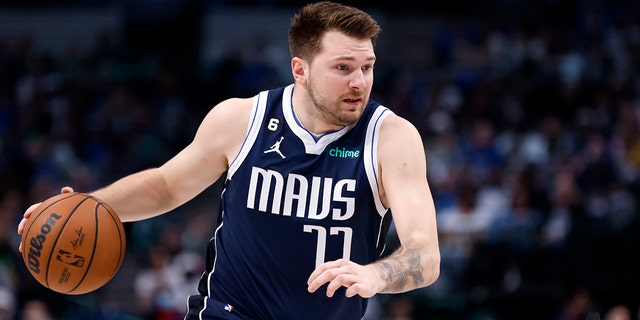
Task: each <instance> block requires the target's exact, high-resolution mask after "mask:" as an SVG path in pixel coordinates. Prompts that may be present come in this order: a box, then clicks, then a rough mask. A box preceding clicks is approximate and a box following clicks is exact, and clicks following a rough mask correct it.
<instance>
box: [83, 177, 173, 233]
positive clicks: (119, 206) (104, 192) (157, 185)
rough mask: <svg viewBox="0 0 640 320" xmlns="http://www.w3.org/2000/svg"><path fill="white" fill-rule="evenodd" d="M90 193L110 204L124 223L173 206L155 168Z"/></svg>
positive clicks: (155, 214)
mask: <svg viewBox="0 0 640 320" xmlns="http://www.w3.org/2000/svg"><path fill="white" fill-rule="evenodd" d="M91 194H92V195H93V196H95V197H97V198H99V199H101V200H102V201H104V202H106V203H107V204H108V205H110V206H111V207H112V208H113V210H115V212H116V213H117V214H118V216H119V217H120V219H121V220H122V221H123V222H128V221H137V220H142V219H147V218H150V217H153V216H157V215H159V214H162V213H165V212H167V211H169V210H171V209H173V208H175V206H176V205H175V204H174V203H173V201H172V200H171V199H172V197H171V196H170V193H169V192H168V188H167V187H166V183H165V182H164V180H163V178H162V175H161V174H159V172H158V169H155V168H154V169H148V170H144V171H141V172H138V173H135V174H132V175H129V176H126V177H124V178H122V179H120V180H118V181H116V182H114V183H113V184H111V185H109V186H107V187H104V188H102V189H99V190H96V191H94V192H92V193H91Z"/></svg>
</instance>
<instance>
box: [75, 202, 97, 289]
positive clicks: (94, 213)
mask: <svg viewBox="0 0 640 320" xmlns="http://www.w3.org/2000/svg"><path fill="white" fill-rule="evenodd" d="M89 198H91V199H92V200H94V201H95V200H96V199H95V198H93V197H87V199H89ZM98 207H100V203H99V202H97V201H96V205H95V207H94V210H93V216H94V218H95V231H96V232H94V236H93V249H92V250H91V259H89V262H88V263H87V267H86V268H85V269H84V274H83V275H82V278H80V281H78V283H77V284H76V286H75V287H73V288H72V289H71V290H69V291H67V293H71V292H73V291H75V290H76V289H78V287H79V286H80V285H81V284H82V282H83V281H84V279H85V278H86V277H87V274H88V273H89V270H91V265H92V264H93V258H95V255H96V248H97V247H98V233H99V232H98V231H99V230H100V228H99V226H98Z"/></svg>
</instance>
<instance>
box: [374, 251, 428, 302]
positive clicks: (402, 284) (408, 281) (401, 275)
mask: <svg viewBox="0 0 640 320" xmlns="http://www.w3.org/2000/svg"><path fill="white" fill-rule="evenodd" d="M426 247H427V245H425V244H424V243H420V242H419V241H416V240H409V241H406V243H404V244H402V245H401V246H400V247H399V248H398V249H397V250H396V251H394V252H393V253H392V254H391V255H389V256H388V257H386V258H384V259H382V260H379V261H377V262H376V263H374V265H375V267H376V269H377V270H378V272H379V273H380V276H381V279H382V281H383V282H384V287H383V289H382V290H381V291H380V292H379V293H401V292H406V291H410V290H413V289H417V288H422V287H425V286H428V285H430V284H432V283H433V282H435V281H436V279H437V278H438V276H439V275H440V255H439V254H438V252H437V250H429V249H428V248H426Z"/></svg>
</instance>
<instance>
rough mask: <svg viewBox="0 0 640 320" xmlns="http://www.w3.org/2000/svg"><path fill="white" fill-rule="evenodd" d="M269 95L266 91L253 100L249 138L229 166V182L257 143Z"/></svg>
mask: <svg viewBox="0 0 640 320" xmlns="http://www.w3.org/2000/svg"><path fill="white" fill-rule="evenodd" d="M267 94H268V91H266V90H265V91H262V92H260V93H259V94H257V95H256V96H255V97H254V98H253V107H252V108H251V117H250V120H249V125H248V127H247V136H246V137H245V138H244V142H242V146H241V147H240V151H239V152H238V155H237V156H236V157H235V159H233V161H232V162H231V164H230V165H229V170H227V179H229V180H231V178H232V177H233V174H234V173H235V172H236V171H237V170H238V168H239V167H240V165H241V164H242V162H244V159H245V158H246V157H247V155H248V154H249V151H251V147H253V144H254V143H255V142H256V138H257V137H258V133H259V132H260V127H261V125H262V123H263V122H264V115H265V113H266V108H267Z"/></svg>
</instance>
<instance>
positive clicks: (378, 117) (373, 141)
mask: <svg viewBox="0 0 640 320" xmlns="http://www.w3.org/2000/svg"><path fill="white" fill-rule="evenodd" d="M391 113H392V111H391V110H389V109H388V108H386V107H384V106H382V105H381V106H380V107H379V108H377V109H376V111H375V112H374V114H373V116H372V117H371V119H370V120H369V124H368V125H367V134H366V137H365V144H364V150H363V157H364V168H365V171H366V173H367V178H368V179H369V185H370V186H371V192H372V193H373V199H374V202H375V204H376V210H377V211H378V214H380V216H381V217H384V215H385V213H386V212H387V208H385V207H384V205H383V204H382V199H380V189H379V188H378V175H379V172H378V139H379V136H380V125H381V124H382V121H384V119H385V118H386V117H387V116H388V115H389V114H391Z"/></svg>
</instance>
